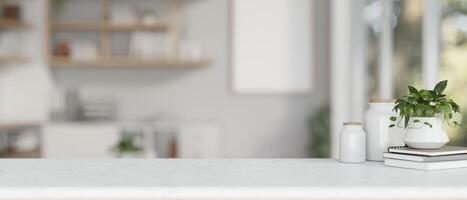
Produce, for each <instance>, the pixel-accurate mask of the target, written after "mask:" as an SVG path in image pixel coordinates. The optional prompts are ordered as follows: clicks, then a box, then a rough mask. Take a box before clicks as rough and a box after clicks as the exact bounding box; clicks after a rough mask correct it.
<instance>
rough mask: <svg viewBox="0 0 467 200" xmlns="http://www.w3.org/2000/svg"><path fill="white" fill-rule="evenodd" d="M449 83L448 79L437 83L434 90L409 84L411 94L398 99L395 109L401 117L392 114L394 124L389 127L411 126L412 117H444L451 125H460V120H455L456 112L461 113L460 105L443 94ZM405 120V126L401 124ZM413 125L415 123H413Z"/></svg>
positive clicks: (425, 123)
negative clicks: (418, 88)
mask: <svg viewBox="0 0 467 200" xmlns="http://www.w3.org/2000/svg"><path fill="white" fill-rule="evenodd" d="M447 85H448V81H447V80H444V81H441V82H439V83H438V84H436V86H435V87H434V89H433V90H417V89H416V88H415V87H412V86H409V94H408V95H405V96H403V97H402V98H399V99H397V101H396V105H395V106H394V109H393V110H394V111H396V112H397V113H398V115H399V117H400V119H399V120H398V119H397V117H395V116H392V117H391V118H389V119H390V120H391V121H392V122H394V123H393V124H391V125H389V127H395V126H396V125H397V126H398V127H401V128H402V127H403V128H407V127H409V125H410V124H409V122H410V118H413V117H442V119H443V120H444V121H445V122H447V124H448V125H449V126H453V127H460V126H461V125H460V124H459V122H457V121H455V120H453V114H454V113H460V112H461V110H460V107H459V105H457V104H456V103H455V102H454V101H453V100H452V99H448V98H446V95H445V94H443V92H444V90H445V89H446V87H447ZM401 121H403V126H399V124H400V123H401ZM413 123H414V124H416V123H421V122H420V120H417V119H415V120H413ZM412 125H413V124H412ZM423 125H426V126H429V127H430V128H431V127H432V124H430V123H428V122H424V123H423Z"/></svg>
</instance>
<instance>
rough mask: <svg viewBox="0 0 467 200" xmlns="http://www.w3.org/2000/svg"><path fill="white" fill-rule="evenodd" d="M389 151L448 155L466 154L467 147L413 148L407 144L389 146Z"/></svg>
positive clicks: (422, 154)
mask: <svg viewBox="0 0 467 200" xmlns="http://www.w3.org/2000/svg"><path fill="white" fill-rule="evenodd" d="M388 152H390V153H401V154H409V155H419V156H447V155H457V154H466V153H467V147H457V146H444V147H442V148H440V149H413V148H410V147H406V146H399V147H389V148H388Z"/></svg>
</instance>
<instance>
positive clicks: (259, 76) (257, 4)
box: [230, 0, 312, 94]
mask: <svg viewBox="0 0 467 200" xmlns="http://www.w3.org/2000/svg"><path fill="white" fill-rule="evenodd" d="M311 10H312V1H311V0H231V58H230V59H231V63H230V64H231V87H232V90H233V91H234V93H238V94H306V93H309V92H310V91H311V89H312V80H311V79H312V68H311V67H312V66H311V63H312V52H311V49H312V42H311V41H312V30H311V29H312V17H311Z"/></svg>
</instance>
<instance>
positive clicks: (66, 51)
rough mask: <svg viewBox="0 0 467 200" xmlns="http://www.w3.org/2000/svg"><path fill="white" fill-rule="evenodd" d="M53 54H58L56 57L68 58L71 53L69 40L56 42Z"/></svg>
mask: <svg viewBox="0 0 467 200" xmlns="http://www.w3.org/2000/svg"><path fill="white" fill-rule="evenodd" d="M54 54H55V56H58V57H63V58H68V57H69V56H70V54H71V45H70V41H68V40H62V41H59V42H57V45H56V46H55V51H54Z"/></svg>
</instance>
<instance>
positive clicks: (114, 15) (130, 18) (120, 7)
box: [110, 1, 138, 24]
mask: <svg viewBox="0 0 467 200" xmlns="http://www.w3.org/2000/svg"><path fill="white" fill-rule="evenodd" d="M110 19H111V21H112V23H124V24H125V23H128V24H133V23H136V22H137V21H138V17H137V12H136V8H135V7H134V6H133V5H132V4H131V2H129V1H128V2H127V1H114V2H113V4H112V8H111V15H110Z"/></svg>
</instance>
